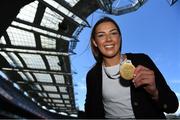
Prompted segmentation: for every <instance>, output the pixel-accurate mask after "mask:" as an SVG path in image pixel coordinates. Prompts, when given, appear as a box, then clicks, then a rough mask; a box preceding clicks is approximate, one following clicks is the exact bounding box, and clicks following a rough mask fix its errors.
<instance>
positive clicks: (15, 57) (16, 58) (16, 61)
mask: <svg viewBox="0 0 180 120" xmlns="http://www.w3.org/2000/svg"><path fill="white" fill-rule="evenodd" d="M8 54H9V56H10V57H11V59H12V60H13V61H14V63H15V64H16V66H17V67H20V68H22V67H24V66H23V64H22V63H21V61H20V60H19V58H18V57H17V56H16V55H15V54H14V53H12V52H11V53H8Z"/></svg>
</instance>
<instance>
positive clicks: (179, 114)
mask: <svg viewBox="0 0 180 120" xmlns="http://www.w3.org/2000/svg"><path fill="white" fill-rule="evenodd" d="M175 115H177V116H180V101H179V108H178V110H177V111H176V112H175Z"/></svg>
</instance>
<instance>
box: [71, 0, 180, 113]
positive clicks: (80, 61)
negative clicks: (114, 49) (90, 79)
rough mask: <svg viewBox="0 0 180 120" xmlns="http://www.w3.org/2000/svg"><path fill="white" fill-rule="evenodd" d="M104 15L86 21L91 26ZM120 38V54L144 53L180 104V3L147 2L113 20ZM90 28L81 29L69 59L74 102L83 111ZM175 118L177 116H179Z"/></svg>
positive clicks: (90, 57) (90, 61) (90, 62)
mask: <svg viewBox="0 0 180 120" xmlns="http://www.w3.org/2000/svg"><path fill="white" fill-rule="evenodd" d="M104 15H107V14H104V13H102V12H101V11H99V10H98V11H96V12H94V13H93V14H92V15H90V16H89V17H88V19H87V20H88V22H89V24H90V25H91V26H93V25H94V24H95V23H96V21H97V20H98V19H99V18H100V17H102V16H104ZM107 16H110V17H112V18H113V19H115V20H116V22H117V23H118V25H119V26H120V29H121V32H122V38H123V44H122V52H123V53H128V52H132V53H145V54H148V55H149V56H150V57H151V59H152V60H153V61H154V62H155V64H156V65H157V67H158V68H159V70H160V71H161V73H162V74H163V75H164V77H165V79H166V81H167V83H168V85H169V86H170V88H171V89H172V90H173V91H174V92H175V93H176V95H177V96H178V99H179V101H180V87H179V86H180V1H177V3H175V4H174V5H173V6H170V5H169V3H168V1H167V0H148V1H147V3H145V4H144V6H142V7H141V8H139V9H138V10H137V11H135V12H131V13H128V14H124V15H120V16H114V15H107ZM91 29H92V27H91V28H84V29H83V31H82V32H81V33H80V35H79V40H80V41H79V42H78V44H77V47H76V49H75V52H76V53H77V54H76V55H72V56H71V64H72V70H73V71H75V72H77V74H74V75H73V83H74V84H76V85H75V88H74V91H75V93H76V94H75V98H76V104H77V106H79V109H80V110H84V102H85V95H86V79H85V78H86V73H87V72H88V70H89V69H90V68H91V67H92V65H93V64H94V63H95V60H94V58H93V56H92V54H91V50H90V46H89V38H90V33H91ZM177 114H180V112H178V113H177Z"/></svg>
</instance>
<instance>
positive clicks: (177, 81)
mask: <svg viewBox="0 0 180 120" xmlns="http://www.w3.org/2000/svg"><path fill="white" fill-rule="evenodd" d="M169 83H175V84H180V80H170V81H169Z"/></svg>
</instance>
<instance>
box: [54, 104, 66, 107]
mask: <svg viewBox="0 0 180 120" xmlns="http://www.w3.org/2000/svg"><path fill="white" fill-rule="evenodd" d="M56 106H58V107H65V105H64V104H56Z"/></svg>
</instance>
